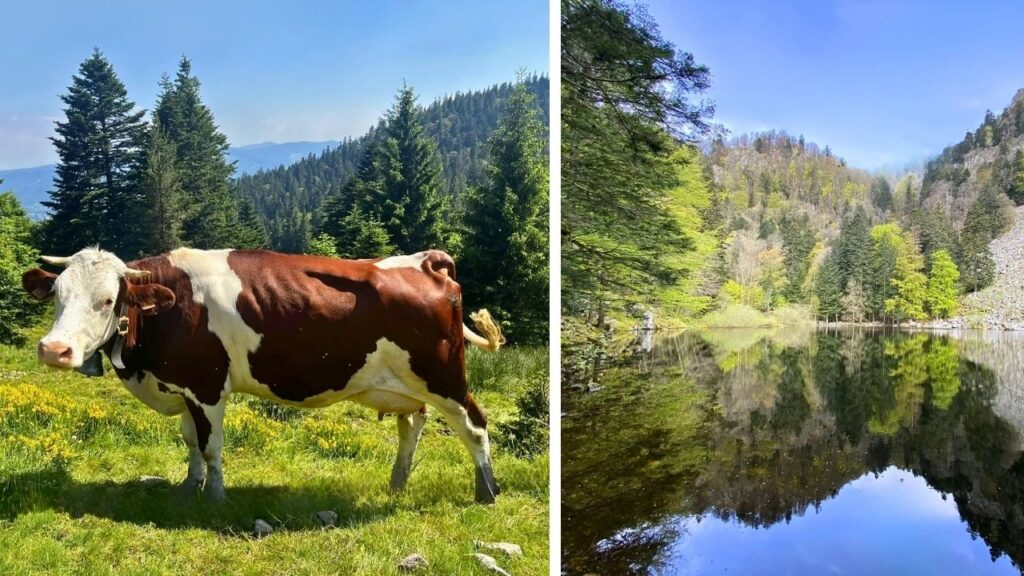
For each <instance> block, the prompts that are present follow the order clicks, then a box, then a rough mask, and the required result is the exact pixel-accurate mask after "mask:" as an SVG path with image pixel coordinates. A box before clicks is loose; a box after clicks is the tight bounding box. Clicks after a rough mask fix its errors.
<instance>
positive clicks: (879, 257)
mask: <svg viewBox="0 0 1024 576" xmlns="http://www.w3.org/2000/svg"><path fill="white" fill-rule="evenodd" d="M870 235H871V242H872V246H871V259H870V266H869V268H868V270H869V276H868V281H867V283H866V284H865V285H866V286H867V293H868V299H867V300H868V305H867V309H868V314H869V315H871V316H872V317H874V318H884V317H885V315H887V314H888V311H887V310H886V302H887V301H888V300H891V299H892V297H893V295H894V294H895V288H896V287H895V285H894V284H893V283H892V279H893V278H894V277H895V275H896V261H897V260H898V259H899V253H900V249H901V246H902V244H903V230H902V229H901V228H900V227H899V225H898V224H895V223H891V222H890V223H886V224H878V225H876V226H874V227H872V228H871V233H870Z"/></svg>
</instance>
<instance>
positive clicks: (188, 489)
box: [178, 410, 206, 496]
mask: <svg viewBox="0 0 1024 576" xmlns="http://www.w3.org/2000/svg"><path fill="white" fill-rule="evenodd" d="M181 437H182V438H183V439H184V440H185V445H186V446H188V474H187V475H186V476H185V480H183V481H182V482H181V486H180V487H179V488H178V491H179V494H180V495H181V496H192V495H194V494H195V493H196V491H197V490H199V488H200V487H201V486H202V485H203V481H204V480H206V460H204V459H203V452H202V451H201V450H200V449H199V437H198V434H197V432H196V424H195V422H194V421H193V420H192V412H191V411H190V410H185V411H184V412H182V413H181Z"/></svg>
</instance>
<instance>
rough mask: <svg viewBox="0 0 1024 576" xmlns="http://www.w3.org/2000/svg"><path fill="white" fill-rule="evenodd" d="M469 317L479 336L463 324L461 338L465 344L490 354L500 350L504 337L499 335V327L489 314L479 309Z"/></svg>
mask: <svg viewBox="0 0 1024 576" xmlns="http://www.w3.org/2000/svg"><path fill="white" fill-rule="evenodd" d="M469 317H470V318H472V319H473V325H474V326H476V329H477V330H479V331H480V334H477V333H476V332H473V331H472V330H470V329H469V326H466V325H465V324H463V325H462V337H463V338H465V339H466V341H467V342H469V343H470V344H472V345H474V346H477V347H479V348H483V349H484V350H488V351H490V352H496V351H497V350H498V348H501V345H502V344H504V343H505V336H503V335H502V334H501V326H498V323H497V322H495V321H494V318H492V317H491V313H490V312H488V311H487V310H486V309H481V310H478V311H476V312H473V313H472V314H470V315H469Z"/></svg>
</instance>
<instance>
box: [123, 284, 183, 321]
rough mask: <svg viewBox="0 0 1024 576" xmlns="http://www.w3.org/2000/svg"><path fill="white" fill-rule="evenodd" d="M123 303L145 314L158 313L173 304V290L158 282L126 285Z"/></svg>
mask: <svg viewBox="0 0 1024 576" xmlns="http://www.w3.org/2000/svg"><path fill="white" fill-rule="evenodd" d="M124 302H125V304H127V305H128V306H133V307H135V308H138V309H139V312H142V314H144V315H146V316H151V315H153V314H159V313H160V312H163V311H164V310H167V309H168V308H170V307H171V306H174V292H171V290H170V289H169V288H167V287H166V286H161V285H159V284H142V285H140V286H132V285H131V284H129V285H128V292H127V294H125V300H124Z"/></svg>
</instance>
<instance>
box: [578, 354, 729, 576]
mask: <svg viewBox="0 0 1024 576" xmlns="http://www.w3.org/2000/svg"><path fill="white" fill-rule="evenodd" d="M660 361H661V367H660V368H659V370H657V371H654V372H652V373H649V374H643V373H638V372H636V371H634V370H631V369H628V368H614V369H611V370H608V371H607V372H606V373H605V374H604V376H603V377H602V384H603V386H604V389H603V391H602V392H601V393H600V394H599V395H592V396H584V397H580V398H575V399H573V401H574V402H575V404H573V405H571V406H567V408H569V413H568V414H567V415H566V416H565V417H564V418H563V420H562V429H563V437H565V438H566V439H567V440H566V442H565V443H564V444H563V446H564V450H563V462H562V485H563V486H564V487H565V488H564V489H563V496H562V525H563V526H564V527H566V528H565V529H564V530H563V536H562V541H563V549H564V550H566V554H565V555H564V557H563V559H564V570H565V571H566V572H567V573H585V572H587V571H594V570H597V571H599V572H601V573H608V574H631V573H646V571H647V567H649V566H653V565H656V564H657V563H658V562H659V561H660V555H661V553H662V551H663V550H664V549H665V547H666V546H667V545H668V544H669V543H671V542H673V541H675V540H676V539H678V537H679V535H678V533H677V531H676V529H675V527H674V525H673V523H672V522H670V520H671V518H672V515H674V514H675V513H677V512H678V511H679V510H680V509H681V508H686V504H685V503H686V501H687V498H688V497H689V495H690V494H691V493H692V492H693V489H692V485H693V481H694V479H695V478H696V477H697V475H698V474H699V471H700V470H701V469H702V467H703V465H704V463H705V461H706V459H707V448H706V446H707V440H706V438H705V435H706V432H707V429H706V427H705V426H704V422H706V421H707V420H708V415H707V413H706V411H707V409H708V406H709V397H708V394H707V393H706V392H705V391H703V390H701V389H699V388H697V387H696V386H694V385H693V383H692V380H690V375H689V374H686V375H684V372H683V369H682V367H681V366H680V365H679V364H678V363H677V362H675V361H672V360H669V358H664V357H663V358H660ZM598 405H599V410H596V409H595V406H598ZM593 414H600V416H599V417H591V415H593ZM574 551H575V552H577V553H576V554H574V553H572V552H574ZM579 552H582V554H580V553H579Z"/></svg>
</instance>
